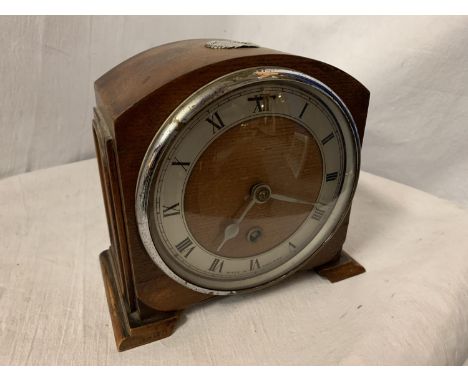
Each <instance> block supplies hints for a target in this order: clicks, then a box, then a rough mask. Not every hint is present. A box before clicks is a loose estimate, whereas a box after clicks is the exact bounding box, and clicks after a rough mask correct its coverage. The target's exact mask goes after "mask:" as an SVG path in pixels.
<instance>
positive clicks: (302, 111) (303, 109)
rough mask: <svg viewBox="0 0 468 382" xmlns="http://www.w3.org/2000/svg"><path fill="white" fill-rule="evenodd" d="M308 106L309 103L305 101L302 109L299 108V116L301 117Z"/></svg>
mask: <svg viewBox="0 0 468 382" xmlns="http://www.w3.org/2000/svg"><path fill="white" fill-rule="evenodd" d="M308 106H309V104H308V103H307V102H306V103H305V105H304V107H303V108H302V110H301V114H299V118H301V119H302V116H303V115H304V113H305V111H306V109H307V107H308Z"/></svg>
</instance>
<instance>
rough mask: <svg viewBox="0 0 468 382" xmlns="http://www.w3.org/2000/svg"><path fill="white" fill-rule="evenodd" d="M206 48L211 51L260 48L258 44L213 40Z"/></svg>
mask: <svg viewBox="0 0 468 382" xmlns="http://www.w3.org/2000/svg"><path fill="white" fill-rule="evenodd" d="M205 46H206V47H207V48H210V49H237V48H260V47H259V46H258V45H257V44H253V43H251V42H243V41H233V40H212V41H208V42H207V43H206V44H205Z"/></svg>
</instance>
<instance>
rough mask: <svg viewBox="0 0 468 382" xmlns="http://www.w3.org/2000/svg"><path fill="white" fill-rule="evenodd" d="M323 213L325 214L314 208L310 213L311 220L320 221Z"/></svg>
mask: <svg viewBox="0 0 468 382" xmlns="http://www.w3.org/2000/svg"><path fill="white" fill-rule="evenodd" d="M324 213H325V211H324V210H321V209H320V208H318V207H317V208H315V210H314V212H313V213H312V219H315V220H320V219H321V218H322V216H323V214H324Z"/></svg>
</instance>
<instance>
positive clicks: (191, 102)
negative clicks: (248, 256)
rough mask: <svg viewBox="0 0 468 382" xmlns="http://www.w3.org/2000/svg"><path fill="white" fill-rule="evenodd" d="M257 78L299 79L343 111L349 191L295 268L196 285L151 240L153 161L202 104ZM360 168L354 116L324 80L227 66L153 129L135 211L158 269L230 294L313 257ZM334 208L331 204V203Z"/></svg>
mask: <svg viewBox="0 0 468 382" xmlns="http://www.w3.org/2000/svg"><path fill="white" fill-rule="evenodd" d="M262 81H269V82H272V81H273V82H274V81H286V82H288V81H290V82H293V83H296V85H297V83H300V84H301V85H302V86H304V85H305V86H310V87H312V88H314V89H315V90H316V91H318V92H319V93H321V94H322V95H323V96H325V97H326V98H327V99H329V100H330V101H332V102H333V104H334V105H336V106H337V107H338V109H339V111H340V112H341V113H342V115H343V116H344V119H345V120H346V122H347V127H348V130H349V132H350V138H349V139H348V140H349V142H345V143H346V144H350V145H351V147H348V146H346V159H347V163H350V162H351V163H354V164H355V166H354V168H353V169H351V171H352V172H353V173H354V174H353V180H352V184H351V186H350V191H349V192H348V194H347V195H345V200H341V201H340V198H342V196H343V195H342V194H340V195H339V197H338V201H340V208H341V213H340V218H339V220H338V222H337V223H336V224H335V226H334V227H333V229H332V230H330V234H328V235H327V238H326V239H325V240H324V241H323V242H321V244H320V245H318V246H317V247H316V248H314V249H313V250H312V249H311V248H310V247H311V245H310V243H309V244H308V245H306V247H305V248H304V249H302V250H301V251H300V252H298V253H297V254H296V255H295V256H294V257H296V256H299V255H301V254H302V256H304V259H303V261H302V262H300V263H299V264H298V265H295V266H294V268H292V269H289V270H288V271H287V272H285V273H284V274H283V275H281V276H279V277H276V278H274V279H272V280H270V281H268V282H265V283H263V284H261V285H256V286H253V287H249V288H245V289H235V290H215V289H209V288H206V287H201V286H199V285H196V284H194V283H191V282H189V281H187V280H185V279H183V278H181V277H180V276H179V275H177V274H176V273H175V272H174V271H173V270H172V269H171V268H170V267H169V266H168V265H167V264H166V263H165V262H164V260H163V258H162V257H161V256H160V255H159V253H158V251H157V249H156V246H155V244H154V242H153V239H152V237H151V231H150V224H149V219H148V205H149V198H150V192H151V187H152V184H153V179H154V177H155V176H156V169H157V167H158V164H159V162H160V160H162V158H163V157H164V152H165V149H166V147H168V146H170V145H171V143H172V142H173V141H174V139H175V138H176V136H177V135H178V134H179V132H180V131H181V130H182V129H183V128H184V127H185V126H186V124H187V123H188V122H189V121H190V119H191V118H193V117H194V116H195V115H196V114H197V113H198V112H200V111H201V110H202V109H203V108H204V107H206V106H207V105H209V104H210V103H211V102H213V101H215V100H216V99H218V98H219V97H222V96H223V95H225V94H227V93H230V92H232V91H234V90H236V89H239V88H241V87H245V86H248V85H251V84H258V83H260V82H262ZM340 128H341V129H342V128H343V126H340ZM348 156H353V158H351V159H353V160H352V161H349V159H350V158H348ZM346 166H347V167H346V169H347V170H346V171H348V165H346ZM359 168H360V139H359V135H358V131H357V128H356V125H355V122H354V120H353V118H352V115H351V113H350V112H349V110H348V108H347V107H346V105H345V104H344V102H343V101H342V100H341V99H340V98H339V97H338V95H337V94H336V93H335V92H334V91H333V90H332V89H330V88H329V87H328V86H327V85H325V84H324V83H322V82H320V81H318V80H317V79H315V78H313V77H310V76H308V75H306V74H304V73H301V72H298V71H295V70H292V69H288V68H282V67H254V68H248V69H242V70H239V71H236V72H232V73H230V74H227V75H225V76H223V77H220V78H217V79H215V80H213V81H212V82H210V83H209V84H207V85H205V86H203V87H202V88H200V89H199V90H197V91H196V92H195V93H193V94H192V95H191V96H189V97H188V98H187V99H186V100H184V101H183V102H182V103H181V104H180V105H179V106H178V107H177V108H176V109H175V110H174V111H173V112H172V113H171V115H170V116H169V117H168V118H167V119H166V121H165V122H164V123H163V124H162V126H161V127H160V128H159V129H158V132H157V133H156V135H155V136H154V138H153V140H152V141H151V143H150V145H149V147H148V150H147V152H146V154H145V156H144V159H143V162H142V164H141V167H140V171H139V175H138V180H137V187H136V195H135V201H136V205H135V211H136V219H137V225H138V231H139V234H140V238H141V241H142V243H143V245H144V247H145V249H146V251H147V253H148V255H149V256H150V257H151V259H152V260H153V261H154V263H155V264H156V265H157V266H158V267H159V268H160V269H161V270H163V271H164V273H165V274H166V275H168V276H169V277H171V278H172V279H173V280H175V281H177V282H178V283H180V284H181V285H183V286H185V287H187V288H190V289H192V290H195V291H197V292H201V293H207V294H216V295H231V294H238V293H246V292H251V291H254V290H259V289H262V288H265V287H268V286H270V285H273V284H275V283H277V282H279V281H281V280H283V279H284V278H286V277H288V276H290V275H291V274H293V273H295V272H296V271H297V270H298V269H300V268H301V267H302V265H303V264H304V263H305V262H306V261H308V260H310V259H311V257H313V256H314V255H315V253H317V252H318V251H319V250H320V248H322V247H323V245H324V244H325V243H326V242H327V241H328V240H329V239H330V238H331V237H332V236H333V235H334V234H335V232H336V230H337V228H338V227H339V226H340V225H341V223H342V222H343V219H344V218H345V216H346V214H347V213H348V211H349V208H350V206H351V201H352V198H353V195H354V193H355V190H356V186H357V182H358V177H359ZM337 205H338V202H337ZM334 208H336V206H335V207H334ZM324 226H325V224H324ZM321 229H322V228H321ZM311 243H312V241H311ZM315 245H316V244H315ZM306 252H310V254H305V253H306ZM304 254H305V255H304ZM289 261H290V260H288V262H289Z"/></svg>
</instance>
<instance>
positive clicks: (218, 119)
mask: <svg viewBox="0 0 468 382" xmlns="http://www.w3.org/2000/svg"><path fill="white" fill-rule="evenodd" d="M215 119H216V121H215ZM206 122H208V123H209V124H211V126H213V134H215V133H216V132H217V131H219V130H221V129H222V128H223V127H224V122H223V120H222V119H221V117H220V116H219V114H218V112H216V113H214V114H213V117H212V118H207V119H206Z"/></svg>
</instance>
